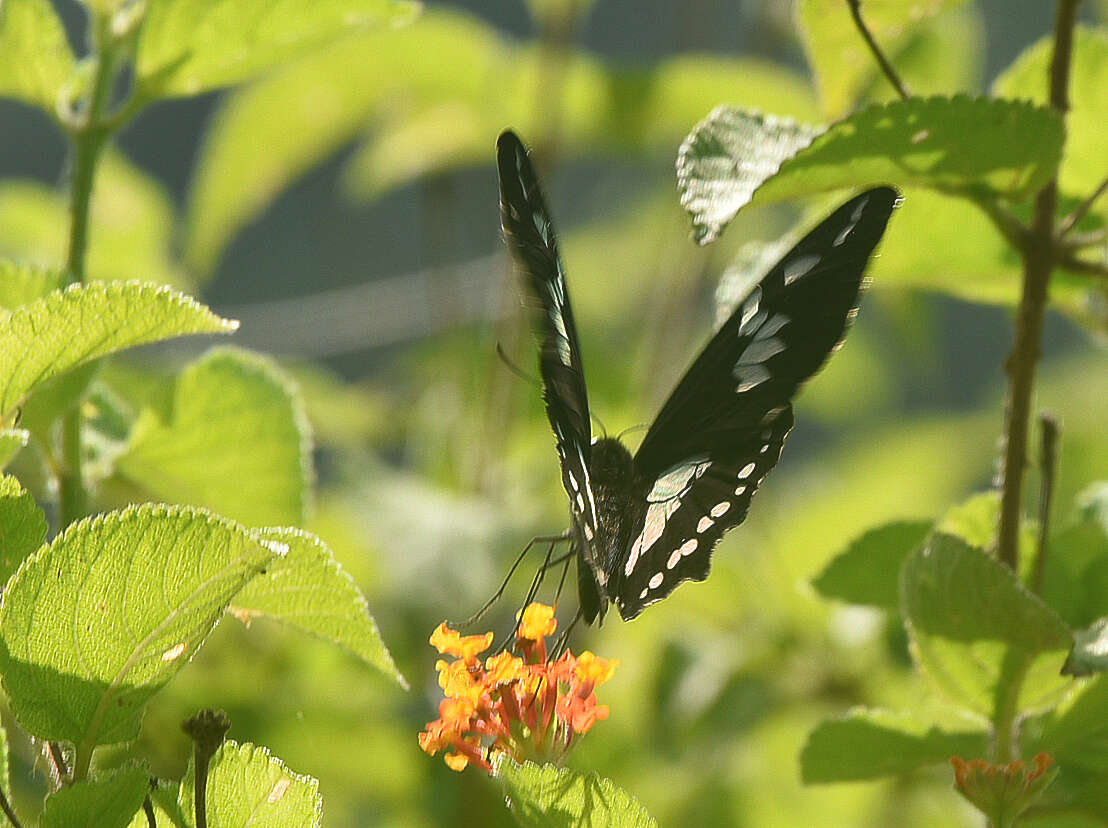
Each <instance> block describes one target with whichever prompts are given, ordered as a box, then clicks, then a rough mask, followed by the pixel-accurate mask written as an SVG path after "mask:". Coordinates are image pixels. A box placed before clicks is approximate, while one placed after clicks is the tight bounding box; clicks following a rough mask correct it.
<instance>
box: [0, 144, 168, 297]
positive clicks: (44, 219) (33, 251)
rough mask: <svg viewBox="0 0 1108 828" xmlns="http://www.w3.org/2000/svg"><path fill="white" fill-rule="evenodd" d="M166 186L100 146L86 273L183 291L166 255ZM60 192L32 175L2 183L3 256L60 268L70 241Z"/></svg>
mask: <svg viewBox="0 0 1108 828" xmlns="http://www.w3.org/2000/svg"><path fill="white" fill-rule="evenodd" d="M175 220H176V219H175V216H174V210H173V204H172V201H171V199H170V197H169V195H168V193H167V192H166V191H165V188H164V187H163V186H162V185H161V184H160V183H159V182H158V181H156V180H155V179H154V178H153V177H151V176H150V175H148V174H146V173H145V172H143V171H142V170H140V169H139V168H138V167H136V166H135V165H134V164H132V163H131V162H130V161H128V160H127V158H126V157H125V156H124V155H123V154H122V153H120V152H115V151H111V150H110V149H109V150H108V151H105V152H104V154H103V156H102V157H101V160H100V164H99V166H98V167H97V171H96V188H95V192H94V193H93V199H92V207H91V213H90V216H89V237H90V238H89V248H88V254H87V256H86V268H85V269H86V272H87V273H88V279H89V280H92V279H104V280H109V279H141V280H143V281H147V282H157V283H159V284H163V283H164V284H169V285H173V286H175V287H178V288H181V289H186V288H188V287H189V285H190V280H189V278H188V277H187V276H186V275H185V274H184V273H183V272H182V270H181V269H180V266H179V265H178V264H177V263H176V262H175V261H174V259H173V257H172V256H171V245H172V239H173V234H174V231H175V228H174V224H175ZM68 228H69V204H68V198H67V196H66V194H65V193H63V192H60V191H58V190H55V189H53V188H51V187H47V186H45V185H43V184H40V183H38V182H35V181H26V180H6V181H2V182H0V255H5V256H8V257H10V258H14V259H18V260H20V261H26V262H33V263H35V265H36V266H41V267H45V268H51V269H55V270H57V269H60V268H62V267H64V265H65V260H66V250H67V247H68V244H69V239H68V232H69V230H68Z"/></svg>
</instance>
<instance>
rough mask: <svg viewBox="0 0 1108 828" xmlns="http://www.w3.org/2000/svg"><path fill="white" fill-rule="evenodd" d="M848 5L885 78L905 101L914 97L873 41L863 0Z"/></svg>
mask: <svg viewBox="0 0 1108 828" xmlns="http://www.w3.org/2000/svg"><path fill="white" fill-rule="evenodd" d="M846 4H847V5H848V6H850V16H851V17H853V18H854V25H855V26H857V27H858V32H859V33H860V34H861V35H862V39H863V40H865V41H866V45H867V46H868V47H869V50H870V51H871V52H872V53H873V56H874V58H875V59H876V60H877V65H878V66H880V67H881V71H882V72H883V73H884V75H885V77H886V78H888V80H889V83H891V84H892V85H893V89H895V90H896V94H898V95H900V97H901V98H903V99H905V100H907V99H908V98H910V97H912V93H910V92H909V91H908V87H907V86H905V85H904V81H902V80H901V79H900V76H899V75H898V74H897V73H896V70H895V69H894V68H893V65H892V64H891V63H890V62H889V59H888V58H887V57H885V53H884V52H882V51H881V47H880V46H878V45H877V41H876V40H874V39H873V35H872V34H871V33H870V30H869V29H868V28H867V27H866V24H865V21H864V20H862V8H861V0H846Z"/></svg>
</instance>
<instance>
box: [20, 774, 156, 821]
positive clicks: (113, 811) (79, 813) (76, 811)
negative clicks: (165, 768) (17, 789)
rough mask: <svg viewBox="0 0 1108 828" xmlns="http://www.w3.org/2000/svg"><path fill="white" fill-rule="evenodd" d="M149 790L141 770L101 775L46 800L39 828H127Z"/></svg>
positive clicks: (58, 792)
mask: <svg viewBox="0 0 1108 828" xmlns="http://www.w3.org/2000/svg"><path fill="white" fill-rule="evenodd" d="M148 790H150V776H149V774H148V773H146V771H144V770H142V768H127V769H126V770H121V771H114V772H111V773H105V774H102V775H98V776H96V777H94V778H93V779H86V780H84V781H82V782H77V783H75V784H73V785H68V786H66V787H64V788H61V789H59V790H57V791H54V793H52V794H51V795H50V796H48V797H47V798H46V807H45V808H43V811H42V819H41V820H40V821H39V828H126V826H128V825H130V824H131V818H132V817H133V816H134V815H135V814H136V813H137V812H138V810H139V809H140V808H141V807H142V800H143V799H145V798H146V792H147V791H148Z"/></svg>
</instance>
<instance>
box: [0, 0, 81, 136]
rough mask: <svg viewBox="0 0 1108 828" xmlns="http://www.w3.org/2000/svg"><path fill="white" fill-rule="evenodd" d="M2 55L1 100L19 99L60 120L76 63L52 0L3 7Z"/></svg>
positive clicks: (15, 1) (20, 0) (7, 0)
mask: <svg viewBox="0 0 1108 828" xmlns="http://www.w3.org/2000/svg"><path fill="white" fill-rule="evenodd" d="M0 55H3V58H2V59H0V97H8V98H18V99H19V100H21V101H24V102H26V103H30V104H35V105H36V106H40V107H42V108H43V109H45V110H46V111H47V112H48V113H49V114H50V115H51V116H53V117H57V114H56V113H57V107H58V96H59V93H60V92H61V89H62V86H63V85H64V84H65V83H66V81H68V80H69V78H70V76H71V75H72V74H73V71H74V60H73V53H72V52H71V51H70V50H69V42H68V41H67V40H66V38H65V29H64V28H62V22H61V20H59V19H58V15H57V14H56V13H55V11H54V7H53V5H51V3H50V0H4V2H3V3H2V4H0Z"/></svg>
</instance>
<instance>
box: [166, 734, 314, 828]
mask: <svg viewBox="0 0 1108 828" xmlns="http://www.w3.org/2000/svg"><path fill="white" fill-rule="evenodd" d="M194 780H195V772H194V770H193V765H192V762H191V761H190V762H189V766H188V769H187V770H186V771H185V776H184V780H183V781H182V783H181V793H180V798H179V803H180V806H181V810H182V811H183V812H184V814H185V818H186V820H187V825H188V826H189V828H194V826H195V825H196V822H195V819H196V817H195V815H194V813H193V803H194V801H195V798H196V792H195V788H194V787H193V785H194ZM207 805H208V825H212V826H216V825H218V826H219V828H285V826H291V825H295V826H298V828H318V826H320V825H322V824H323V798H322V797H321V796H320V795H319V782H317V781H316V780H315V779H313V778H312V777H310V776H305V775H303V774H299V773H295V772H293V771H291V770H289V768H288V766H287V765H286V764H285V763H284V762H282V761H281V760H280V759H278V758H277V757H276V756H273V755H272V754H270V753H269V751H267V750H266V749H265V748H264V747H256V746H255V745H251V744H241V745H240V744H236V743H235V742H230V741H228V742H224V743H223V745H222V747H220V749H219V750H218V751H217V752H216V754H215V756H214V757H213V758H212V763H211V765H210V766H209V769H208V796H207Z"/></svg>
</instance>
